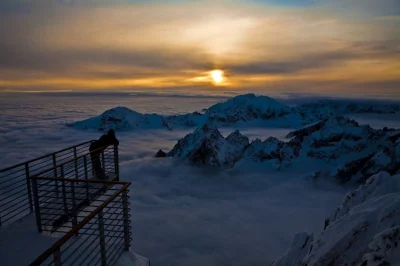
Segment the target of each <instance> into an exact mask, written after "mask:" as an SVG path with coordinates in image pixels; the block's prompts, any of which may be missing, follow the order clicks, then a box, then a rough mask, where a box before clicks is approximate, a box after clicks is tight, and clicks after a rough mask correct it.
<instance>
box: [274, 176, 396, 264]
mask: <svg viewBox="0 0 400 266" xmlns="http://www.w3.org/2000/svg"><path fill="white" fill-rule="evenodd" d="M273 265H274V266H283V265H364V266H367V265H371V266H372V265H400V175H394V176H390V175H389V174H388V173H386V172H381V173H379V174H377V175H374V176H372V177H371V178H369V179H368V180H367V182H366V184H365V185H362V186H360V187H359V188H358V189H357V190H354V191H352V192H349V193H348V194H347V195H346V197H345V198H344V200H343V203H342V204H341V205H340V206H339V207H338V208H337V210H336V211H335V212H333V213H332V215H331V216H330V217H329V218H328V219H327V220H326V221H325V228H324V230H322V231H321V232H319V233H317V234H309V233H298V234H297V235H296V236H295V237H294V238H293V241H292V244H291V245H290V248H289V250H288V251H287V253H286V254H285V255H284V256H283V257H281V258H279V259H278V260H276V261H275V262H274V263H273Z"/></svg>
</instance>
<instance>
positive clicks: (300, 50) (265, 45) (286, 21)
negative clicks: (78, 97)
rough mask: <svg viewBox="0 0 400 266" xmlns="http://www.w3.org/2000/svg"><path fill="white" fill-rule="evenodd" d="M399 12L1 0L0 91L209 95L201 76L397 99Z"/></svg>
mask: <svg viewBox="0 0 400 266" xmlns="http://www.w3.org/2000/svg"><path fill="white" fill-rule="evenodd" d="M378 2H379V3H378ZM383 2H384V3H383ZM399 7H400V4H398V2H397V1H393V0H384V1H373V0H368V1H367V2H365V1H359V0H352V1H330V0H321V1H286V2H285V1H281V2H280V3H278V2H277V1H252V2H251V1H248V2H244V1H239V0H238V1H195V2H192V1H170V2H168V3H165V2H161V1H145V2H143V1H103V2H101V1H100V2H98V1H97V2H95V1H58V2H57V1H50V0H40V1H35V2H33V1H28V0H20V1H11V0H6V1H3V2H2V3H1V4H0V10H1V11H0V12H1V14H2V16H1V18H0V22H1V23H0V34H1V35H2V36H5V38H2V40H1V41H0V57H1V58H2V60H1V61H0V90H3V91H4V90H21V89H25V90H27V89H38V88H40V89H43V88H44V89H49V90H51V89H53V90H54V89H104V88H116V89H118V88H120V89H121V88H137V87H141V88H153V89H156V88H162V87H177V88H182V90H186V88H187V87H193V86H195V87H196V86H199V87H210V88H211V87H212V82H211V79H210V78H209V73H208V72H209V71H210V70H212V69H215V68H220V69H223V70H224V71H225V74H226V76H227V79H226V83H225V84H224V85H225V86H223V87H218V88H217V89H218V90H224V89H229V90H245V89H247V88H251V89H254V90H261V91H262V90H263V89H265V91H268V89H269V88H276V89H278V90H280V89H281V88H288V90H300V91H304V92H308V91H309V90H311V91H312V90H321V89H322V90H323V91H324V90H325V91H329V92H340V93H343V92H344V91H348V89H349V88H354V90H353V92H356V91H358V90H359V89H360V88H362V87H363V86H365V87H371V89H370V90H373V91H381V92H382V93H386V94H396V88H397V86H398V83H399V78H398V77H399V76H400V71H399V69H400V63H399V62H400V60H399V59H400V56H399V54H400V53H399V52H400V47H399V45H398V43H399V40H400V31H399V28H400V27H399V24H398V23H399V20H397V19H396V18H397V16H398V14H400V10H399ZM350 11H351V12H350ZM349 12H350V13H352V15H351V16H349V15H348V13H349ZM321 86H322V87H321ZM295 87H296V88H297V89H292V88H295ZM327 87H329V89H328V88H327ZM211 89H212V88H211ZM366 91H367V92H368V91H369V89H366ZM397 94H398V92H397Z"/></svg>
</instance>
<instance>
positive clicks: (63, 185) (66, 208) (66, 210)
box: [60, 165, 68, 217]
mask: <svg viewBox="0 0 400 266" xmlns="http://www.w3.org/2000/svg"><path fill="white" fill-rule="evenodd" d="M60 172H61V178H62V179H61V186H62V194H63V204H64V213H65V215H66V217H68V205H67V191H66V188H65V177H64V165H61V169H60Z"/></svg>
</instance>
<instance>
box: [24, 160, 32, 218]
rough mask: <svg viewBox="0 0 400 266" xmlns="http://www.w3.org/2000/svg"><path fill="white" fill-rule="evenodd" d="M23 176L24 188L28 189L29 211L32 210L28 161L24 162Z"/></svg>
mask: <svg viewBox="0 0 400 266" xmlns="http://www.w3.org/2000/svg"><path fill="white" fill-rule="evenodd" d="M25 176H26V188H27V190H28V199H29V209H30V212H33V204H32V191H31V177H30V176H29V163H25Z"/></svg>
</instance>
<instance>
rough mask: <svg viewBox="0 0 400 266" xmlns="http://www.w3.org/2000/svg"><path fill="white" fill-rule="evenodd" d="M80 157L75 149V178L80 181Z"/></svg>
mask: <svg viewBox="0 0 400 266" xmlns="http://www.w3.org/2000/svg"><path fill="white" fill-rule="evenodd" d="M77 157H78V155H77V153H76V147H74V166H75V178H76V179H78V178H79V174H78V159H77Z"/></svg>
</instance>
